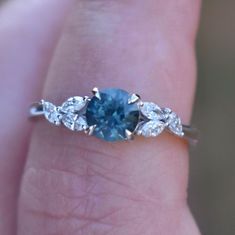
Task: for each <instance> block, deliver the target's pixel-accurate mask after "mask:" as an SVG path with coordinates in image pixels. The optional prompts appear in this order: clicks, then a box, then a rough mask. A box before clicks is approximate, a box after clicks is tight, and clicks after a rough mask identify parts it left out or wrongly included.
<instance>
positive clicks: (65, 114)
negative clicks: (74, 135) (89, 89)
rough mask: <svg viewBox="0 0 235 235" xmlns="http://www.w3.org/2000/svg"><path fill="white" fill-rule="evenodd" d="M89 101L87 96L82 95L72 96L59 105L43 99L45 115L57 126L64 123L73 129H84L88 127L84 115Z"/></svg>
mask: <svg viewBox="0 0 235 235" xmlns="http://www.w3.org/2000/svg"><path fill="white" fill-rule="evenodd" d="M87 102H88V99H87V97H80V96H74V97H71V98H69V99H68V100H66V101H65V102H64V103H63V104H62V105H61V106H58V107H57V106H55V105H54V104H52V103H50V102H47V101H44V100H42V101H41V103H42V107H43V112H44V116H45V118H46V119H47V120H48V121H49V122H51V123H53V124H55V125H57V126H59V125H61V124H64V126H65V127H67V128H68V129H70V130H72V131H83V130H86V129H87V128H88V125H87V121H86V118H85V115H84V110H85V107H86V105H87Z"/></svg>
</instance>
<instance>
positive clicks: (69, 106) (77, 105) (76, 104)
mask: <svg viewBox="0 0 235 235" xmlns="http://www.w3.org/2000/svg"><path fill="white" fill-rule="evenodd" d="M86 103H87V100H86V99H85V98H84V97H80V96H74V97H71V98H69V99H68V100H66V101H65V102H64V103H63V104H62V106H61V111H62V112H64V113H68V112H72V113H75V112H79V111H80V110H82V109H83V108H84V107H85V105H86Z"/></svg>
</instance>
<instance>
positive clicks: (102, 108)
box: [30, 87, 197, 143]
mask: <svg viewBox="0 0 235 235" xmlns="http://www.w3.org/2000/svg"><path fill="white" fill-rule="evenodd" d="M92 93H93V95H92V97H88V96H85V97H81V96H74V97H71V98H69V99H68V100H66V101H65V102H64V103H63V104H62V105H61V106H56V105H54V104H52V103H50V102H48V101H45V100H41V101H40V102H38V103H34V104H32V106H31V107H30V117H37V116H44V117H45V118H46V119H47V120H48V121H49V122H50V123H52V124H54V125H56V126H59V125H63V126H65V127H66V128H68V129H70V130H72V131H78V132H79V131H83V132H85V133H86V134H88V135H94V136H96V137H98V138H100V139H103V140H105V141H109V142H115V141H123V140H132V139H133V138H134V136H136V135H138V136H144V137H156V136H158V135H160V134H161V133H162V132H163V131H164V130H165V131H167V132H169V133H171V134H174V135H175V136H178V137H180V138H185V139H186V140H188V141H189V142H190V143H196V142H197V130H196V129H195V128H192V127H191V126H188V125H183V124H182V123H181V119H180V118H179V116H178V115H177V114H176V113H175V112H173V111H172V110H171V109H169V108H160V107H159V106H158V105H157V104H155V103H153V102H144V101H142V99H141V98H140V96H139V95H137V94H132V93H128V92H127V91H124V90H122V89H117V88H107V89H102V90H99V89H98V88H96V87H95V88H93V90H92Z"/></svg>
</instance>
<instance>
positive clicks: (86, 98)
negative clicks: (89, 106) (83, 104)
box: [83, 96, 91, 101]
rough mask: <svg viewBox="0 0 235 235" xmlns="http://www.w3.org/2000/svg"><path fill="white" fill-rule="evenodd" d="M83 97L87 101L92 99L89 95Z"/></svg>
mask: <svg viewBox="0 0 235 235" xmlns="http://www.w3.org/2000/svg"><path fill="white" fill-rule="evenodd" d="M83 99H84V100H85V101H90V100H91V99H90V97H89V96H84V97H83Z"/></svg>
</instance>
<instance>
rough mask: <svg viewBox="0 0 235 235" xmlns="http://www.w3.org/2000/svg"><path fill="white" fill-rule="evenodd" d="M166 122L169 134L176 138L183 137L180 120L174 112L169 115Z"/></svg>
mask: <svg viewBox="0 0 235 235" xmlns="http://www.w3.org/2000/svg"><path fill="white" fill-rule="evenodd" d="M167 122H168V128H169V130H170V131H171V132H173V133H174V134H176V135H178V136H183V135H184V133H183V126H182V123H181V119H180V118H179V117H178V116H177V114H176V113H174V112H172V113H170V114H169V117H168V120H167Z"/></svg>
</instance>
